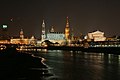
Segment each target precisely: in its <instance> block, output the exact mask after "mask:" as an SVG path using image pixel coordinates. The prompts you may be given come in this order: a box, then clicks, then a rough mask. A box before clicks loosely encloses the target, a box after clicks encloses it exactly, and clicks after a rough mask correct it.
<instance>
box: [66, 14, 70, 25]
mask: <svg viewBox="0 0 120 80" xmlns="http://www.w3.org/2000/svg"><path fill="white" fill-rule="evenodd" d="M66 27H69V21H68V16H67V22H66Z"/></svg>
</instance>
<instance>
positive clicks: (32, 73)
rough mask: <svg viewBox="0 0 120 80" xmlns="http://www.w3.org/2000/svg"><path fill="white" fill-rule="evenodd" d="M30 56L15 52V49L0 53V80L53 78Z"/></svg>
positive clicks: (37, 59) (39, 62)
mask: <svg viewBox="0 0 120 80" xmlns="http://www.w3.org/2000/svg"><path fill="white" fill-rule="evenodd" d="M41 60H42V59H41V58H39V57H34V56H32V54H27V53H21V52H17V51H16V49H15V48H7V49H6V50H2V51H0V80H44V78H45V77H49V76H53V74H51V73H49V72H48V68H47V67H46V65H44V64H43V63H42V62H41Z"/></svg>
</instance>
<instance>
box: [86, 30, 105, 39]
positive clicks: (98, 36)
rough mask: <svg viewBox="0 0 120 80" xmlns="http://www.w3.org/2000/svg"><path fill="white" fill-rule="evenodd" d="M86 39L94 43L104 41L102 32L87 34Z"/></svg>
mask: <svg viewBox="0 0 120 80" xmlns="http://www.w3.org/2000/svg"><path fill="white" fill-rule="evenodd" d="M87 39H93V40H94V41H105V40H106V37H105V36H104V32H101V31H95V32H92V33H88V37H87Z"/></svg>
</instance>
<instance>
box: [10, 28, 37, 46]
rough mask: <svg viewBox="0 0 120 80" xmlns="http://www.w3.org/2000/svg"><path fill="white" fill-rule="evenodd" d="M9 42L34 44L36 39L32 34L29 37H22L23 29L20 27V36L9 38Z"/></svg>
mask: <svg viewBox="0 0 120 80" xmlns="http://www.w3.org/2000/svg"><path fill="white" fill-rule="evenodd" d="M10 43H11V44H31V45H35V44H36V39H35V38H34V36H32V37H31V38H30V39H28V38H24V33H23V30H22V29H21V31H20V37H18V38H11V39H10Z"/></svg>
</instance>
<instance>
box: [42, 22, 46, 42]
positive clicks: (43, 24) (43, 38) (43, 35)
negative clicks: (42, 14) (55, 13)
mask: <svg viewBox="0 0 120 80" xmlns="http://www.w3.org/2000/svg"><path fill="white" fill-rule="evenodd" d="M45 38H46V34H45V22H44V20H43V23H42V35H41V41H44V40H45Z"/></svg>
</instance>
